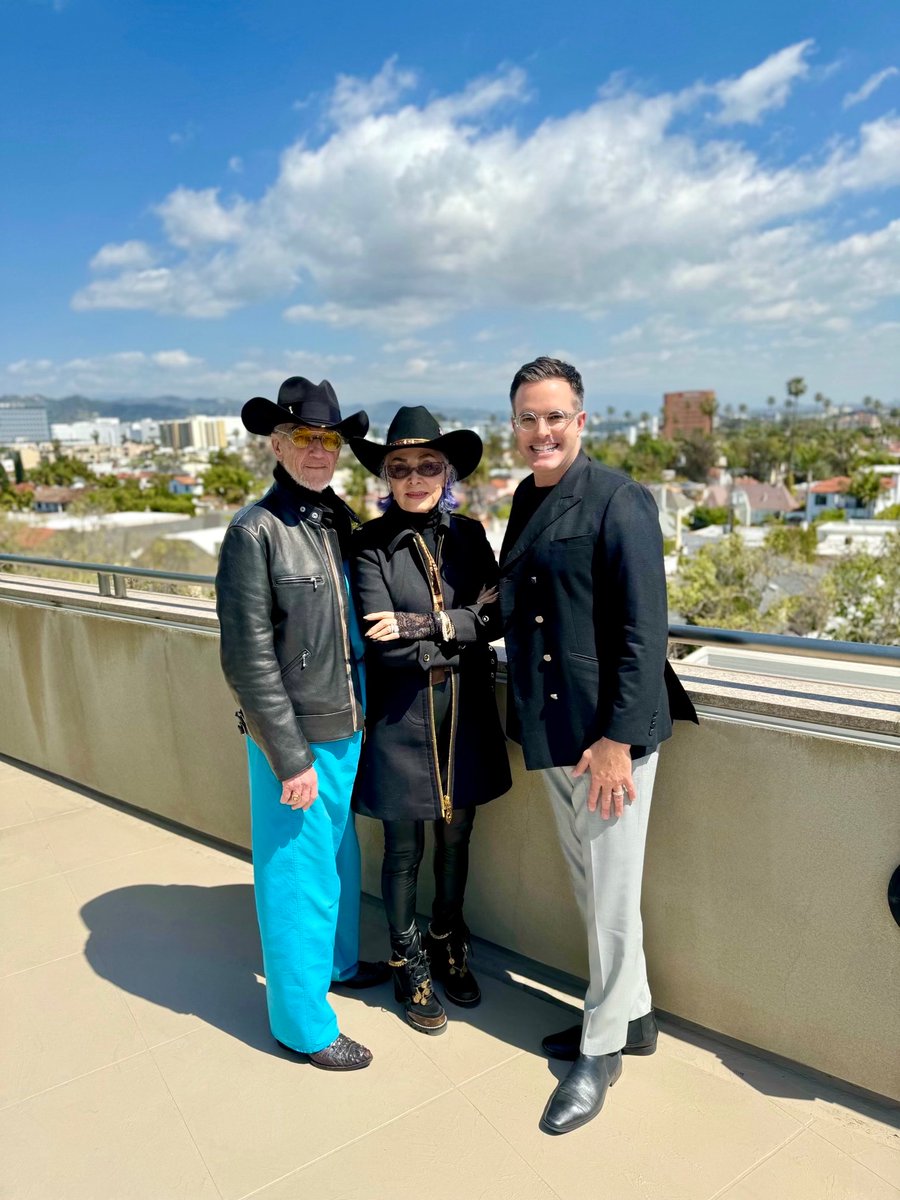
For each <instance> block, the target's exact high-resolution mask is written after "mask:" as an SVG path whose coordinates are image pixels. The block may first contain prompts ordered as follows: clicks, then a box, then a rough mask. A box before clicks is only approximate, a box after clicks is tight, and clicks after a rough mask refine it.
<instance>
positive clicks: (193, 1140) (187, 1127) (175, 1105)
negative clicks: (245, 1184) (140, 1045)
mask: <svg viewBox="0 0 900 1200" xmlns="http://www.w3.org/2000/svg"><path fill="white" fill-rule="evenodd" d="M148 1053H149V1055H150V1060H151V1062H152V1063H153V1069H154V1070H155V1071H156V1074H157V1075H158V1076H159V1078H160V1081H161V1082H162V1085H163V1087H164V1088H165V1091H166V1095H167V1096H168V1097H169V1099H170V1100H171V1101H172V1107H173V1108H174V1109H175V1111H176V1112H177V1113H178V1118H179V1120H180V1121H181V1124H182V1125H183V1126H184V1131H185V1133H186V1134H187V1136H188V1138H189V1139H190V1142H191V1145H192V1146H193V1147H194V1149H195V1150H196V1151H197V1155H198V1157H199V1159H200V1161H201V1162H202V1163H203V1166H204V1169H205V1170H206V1174H207V1175H208V1176H209V1179H210V1183H212V1185H213V1187H214V1188H215V1189H216V1195H217V1196H219V1198H220V1200H224V1197H223V1196H222V1189H221V1188H220V1187H219V1185H218V1183H216V1177H215V1175H214V1174H213V1173H212V1170H211V1168H210V1165H209V1163H208V1162H207V1161H206V1158H205V1156H204V1154H203V1151H202V1150H201V1149H200V1147H199V1146H198V1145H197V1139H196V1138H195V1137H194V1132H193V1130H192V1129H191V1127H190V1125H189V1124H188V1120H187V1118H186V1117H185V1115H184V1113H183V1112H182V1111H181V1105H180V1104H179V1103H178V1101H177V1100H176V1099H175V1096H174V1094H173V1092H172V1089H171V1088H170V1087H169V1083H168V1080H167V1079H166V1077H165V1075H163V1073H162V1071H161V1070H160V1067H159V1063H158V1062H157V1061H156V1058H155V1057H154V1054H153V1051H152V1050H150V1051H148Z"/></svg>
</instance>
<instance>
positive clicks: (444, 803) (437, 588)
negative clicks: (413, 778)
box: [414, 533, 457, 824]
mask: <svg viewBox="0 0 900 1200" xmlns="http://www.w3.org/2000/svg"><path fill="white" fill-rule="evenodd" d="M414 537H415V541H416V546H417V547H418V550H419V553H420V555H421V556H422V563H423V566H424V567H425V571H426V574H427V575H428V580H429V589H430V591H431V603H432V607H433V609H434V611H435V612H443V611H444V593H443V589H442V587H441V550H442V549H443V538H439V539H438V543H437V562H435V560H434V558H432V555H431V551H430V550H429V549H428V546H427V545H426V544H425V539H424V538H423V537H422V535H421V534H420V533H416V534H415V535H414ZM448 672H449V675H450V748H449V750H448V754H447V790H446V791H444V784H443V780H442V779H441V758H440V752H439V750H438V740H437V728H436V726H435V721H434V695H433V693H432V691H431V682H430V680H429V684H428V724H429V727H430V729H431V745H432V749H433V751H434V777H435V781H436V782H437V789H438V795H439V796H440V798H441V815H442V816H443V818H444V820H445V821H446V822H447V823H448V824H449V823H450V821H452V820H453V799H452V797H453V752H454V750H455V748H456V708H457V697H456V679H455V678H454V674H453V672H452V671H450V670H449V668H448Z"/></svg>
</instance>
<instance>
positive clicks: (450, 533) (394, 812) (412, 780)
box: [352, 510, 511, 821]
mask: <svg viewBox="0 0 900 1200" xmlns="http://www.w3.org/2000/svg"><path fill="white" fill-rule="evenodd" d="M437 544H438V553H437V555H436V559H437V562H438V564H439V567H440V576H441V585H442V591H443V595H444V607H445V611H446V612H447V613H448V615H449V617H450V619H451V621H452V622H453V626H454V629H455V632H456V641H453V642H449V643H448V642H443V641H438V642H435V641H430V640H417V641H414V640H410V639H404V638H401V639H399V640H396V641H392V642H370V641H367V642H366V738H365V742H364V744H363V749H362V758H361V760H360V765H359V772H358V774H357V777H356V788H355V790H354V793H353V807H354V809H355V810H356V811H357V812H360V813H364V814H365V815H366V816H370V817H378V818H380V819H381V820H384V821H397V820H410V819H412V820H437V819H438V818H440V817H441V816H442V815H443V814H442V804H441V798H442V789H440V787H439V771H438V763H437V760H436V744H435V738H434V733H433V723H432V720H431V710H430V705H429V692H430V689H431V681H430V671H431V668H432V667H436V666H449V667H452V668H454V673H453V684H452V689H453V703H454V706H455V725H454V733H455V736H454V738H453V745H452V754H451V758H452V771H451V788H450V799H451V801H452V804H453V807H454V808H467V807H470V806H472V805H475V804H483V803H485V802H486V801H488V800H492V799H493V798H494V797H495V796H500V795H502V794H503V793H504V792H506V791H508V790H509V788H510V786H511V779H510V773H509V762H508V759H507V755H506V743H505V739H504V736H503V731H502V729H501V726H500V718H499V714H498V712H497V705H496V702H495V699H494V679H493V670H492V661H493V656H492V654H491V651H490V648H489V645H488V643H489V642H490V641H491V640H492V639H493V638H496V637H498V636H499V628H500V613H499V606H498V604H497V603H496V602H495V603H493V604H488V605H480V604H478V603H476V601H477V598H478V594H479V592H480V591H481V589H482V588H483V587H485V586H489V587H492V586H494V585H495V584H496V582H497V564H496V561H495V559H494V554H493V551H492V550H491V548H490V546H489V544H488V540H487V537H486V536H485V533H484V530H483V528H482V527H481V525H480V524H479V523H478V522H477V521H472V520H470V519H468V518H467V517H461V516H455V515H454V516H448V515H447V514H444V516H442V518H441V522H440V525H439V526H438V530H437ZM352 579H353V586H354V592H355V598H356V603H357V606H358V609H359V614H360V618H362V617H363V616H365V614H366V613H373V612H384V611H393V612H412V613H430V612H431V611H432V598H431V591H430V588H429V584H428V576H427V574H426V567H425V564H424V562H423V560H422V557H421V555H420V553H419V551H418V549H417V547H416V542H415V538H414V533H413V530H412V529H411V528H409V527H408V526H406V525H404V524H403V518H402V514H399V513H398V512H396V511H394V510H389V511H388V512H387V513H386V514H385V515H384V516H383V517H381V518H380V519H378V520H375V521H370V522H369V523H368V524H367V525H364V526H363V528H362V529H360V530H359V531H358V532H357V534H356V535H355V537H354V545H353V573H352ZM361 624H362V625H363V628H364V629H365V628H366V627H367V622H365V621H362V620H361Z"/></svg>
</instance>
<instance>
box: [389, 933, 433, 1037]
mask: <svg viewBox="0 0 900 1200" xmlns="http://www.w3.org/2000/svg"><path fill="white" fill-rule="evenodd" d="M391 950H392V955H391V961H390V963H389V964H388V965H389V966H390V967H391V968H393V972H394V995H395V996H396V997H397V1000H398V1001H399V1002H400V1003H401V1004H402V1005H403V1008H404V1010H405V1012H406V1019H407V1021H408V1022H409V1024H410V1025H412V1027H413V1029H418V1030H419V1032H420V1033H430V1034H436V1033H443V1032H444V1030H445V1029H446V1028H447V1014H446V1013H445V1012H444V1008H443V1005H442V1004H441V1002H440V1000H438V998H437V996H435V994H434V989H433V987H432V983H431V970H430V968H429V966H428V955H427V954H426V953H425V951H424V950H423V949H422V939H421V936H420V934H419V928H418V926H417V925H416V924H415V922H413V924H412V925H411V926H410V928H409V929H408V930H407V931H406V933H403V934H399V935H397V934H395V933H393V932H392V933H391Z"/></svg>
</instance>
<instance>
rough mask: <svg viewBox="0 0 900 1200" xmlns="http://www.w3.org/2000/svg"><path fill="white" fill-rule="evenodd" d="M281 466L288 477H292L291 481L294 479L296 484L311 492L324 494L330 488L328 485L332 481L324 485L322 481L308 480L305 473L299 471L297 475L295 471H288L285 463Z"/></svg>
mask: <svg viewBox="0 0 900 1200" xmlns="http://www.w3.org/2000/svg"><path fill="white" fill-rule="evenodd" d="M281 465H282V467H284V469H285V471H287V473H288V475H290V477H291V479H293V481H294V483H299V484H300V486H301V487H305V488H308V489H309V490H310V491H311V492H323V491H324V490H325V488H327V487H328V484H329V483H331V479H329V480H327V481H326V482H325V483H323V482H322V481H321V479H307V478H306V476H305V474H304V472H303V471H298V472H297V473H296V474H295V473H294V472H293V471H289V470H288V468H287V465H286V464H285V463H282V464H281ZM333 477H334V472H332V478H333Z"/></svg>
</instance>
